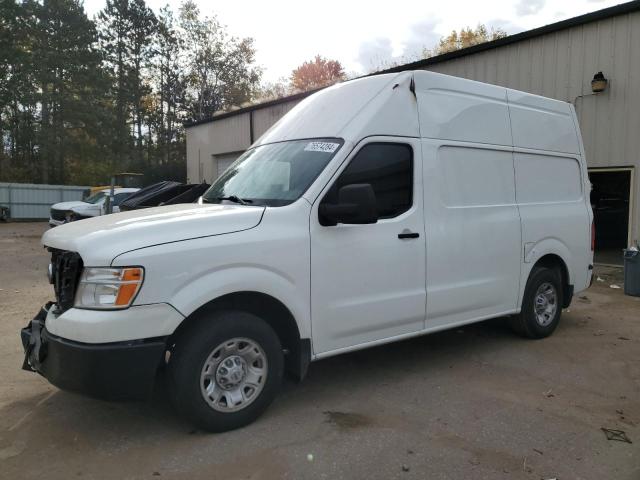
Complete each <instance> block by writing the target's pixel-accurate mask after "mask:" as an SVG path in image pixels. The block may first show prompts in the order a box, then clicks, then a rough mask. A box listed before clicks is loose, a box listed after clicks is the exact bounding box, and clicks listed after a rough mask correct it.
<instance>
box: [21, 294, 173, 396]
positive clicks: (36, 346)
mask: <svg viewBox="0 0 640 480" xmlns="http://www.w3.org/2000/svg"><path fill="white" fill-rule="evenodd" d="M51 306H52V302H49V303H48V304H47V305H45V307H43V308H42V309H41V310H40V312H39V313H38V314H37V315H36V317H35V318H34V319H33V320H31V322H29V325H27V326H26V327H25V328H23V329H22V330H21V332H20V336H21V339H22V345H23V347H24V352H25V358H24V363H23V365H22V368H23V369H24V370H29V371H34V372H37V373H39V374H40V375H42V376H43V377H45V378H46V379H47V380H48V381H49V382H51V383H52V384H53V385H55V386H56V387H58V388H60V389H63V390H69V391H73V392H78V393H83V394H86V395H89V396H92V397H97V398H103V399H107V400H128V399H142V398H145V397H146V396H148V395H149V394H150V393H151V390H152V389H153V383H154V380H155V376H156V372H157V369H158V366H160V364H161V363H162V360H163V358H164V353H165V350H166V339H165V338H150V339H142V340H131V341H124V342H112V343H101V344H91V343H82V342H76V341H73V340H67V339H64V338H61V337H58V336H55V335H53V334H51V333H50V332H49V331H47V328H46V326H45V320H46V317H47V313H48V310H49V308H51Z"/></svg>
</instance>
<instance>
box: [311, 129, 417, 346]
mask: <svg viewBox="0 0 640 480" xmlns="http://www.w3.org/2000/svg"><path fill="white" fill-rule="evenodd" d="M421 182H422V164H421V155H420V142H419V140H417V139H408V138H402V139H398V138H395V137H392V138H389V137H372V138H369V139H367V140H366V143H363V144H361V145H360V146H359V147H357V148H356V149H355V150H354V152H353V153H352V154H351V155H350V157H349V159H348V160H347V161H346V162H345V164H344V165H342V167H341V169H340V171H339V172H338V173H337V174H336V175H335V176H334V178H333V180H332V181H331V182H330V183H329V185H327V187H326V188H325V190H324V191H323V193H322V194H321V195H320V197H319V199H318V201H316V203H315V204H314V208H313V209H312V213H311V219H310V230H311V232H310V233H311V315H312V329H313V348H314V353H316V354H322V353H327V352H330V351H334V350H339V349H342V348H347V347H352V346H357V345H361V344H366V343H369V342H374V341H377V340H382V339H387V338H392V337H397V336H401V335H406V334H411V333H414V332H418V331H420V330H422V329H423V328H424V320H425V300H426V290H425V236H424V217H423V208H422V205H423V203H422V185H421ZM356 183H369V184H371V185H372V186H373V189H374V191H375V193H376V199H377V208H378V214H379V216H380V218H379V220H378V222H377V223H375V224H369V225H345V224H338V225H336V226H322V225H321V224H320V222H319V219H318V206H319V204H321V202H322V200H323V199H327V201H331V200H332V197H333V196H335V195H337V190H338V188H340V187H342V186H344V185H349V184H356Z"/></svg>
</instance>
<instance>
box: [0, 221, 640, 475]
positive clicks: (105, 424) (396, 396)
mask: <svg viewBox="0 0 640 480" xmlns="http://www.w3.org/2000/svg"><path fill="white" fill-rule="evenodd" d="M46 228H47V227H46V225H45V224H40V223H37V224H35V223H30V224H0V248H1V253H0V375H1V376H0V378H1V379H2V382H0V478H7V479H16V478H33V479H42V478H47V479H48V480H50V479H58V478H60V479H69V478H117V479H124V478H159V477H160V478H184V479H187V478H189V479H199V478H203V479H204V478H206V479H218V478H220V479H223V478H224V479H236V478H237V479H280V478H291V479H301V478H314V479H315V478H319V479H322V478H327V479H332V480H334V479H342V478H344V479H358V478H370V479H373V478H382V479H391V478H401V479H413V478H416V479H417V478H420V479H423V478H429V479H444V478H451V479H536V480H537V479H552V478H558V479H598V480H602V479H624V480H626V479H628V480H638V479H640V428H639V426H638V425H639V423H640V363H639V362H638V359H639V354H640V298H632V297H626V296H624V295H623V293H622V290H621V289H614V288H611V287H610V285H611V284H614V285H616V284H617V285H621V284H622V279H621V278H620V277H621V272H620V270H616V269H611V268H599V269H597V270H596V273H597V275H598V276H599V277H600V279H601V280H602V281H597V282H595V283H594V286H593V287H592V288H591V289H589V290H588V291H587V292H583V293H582V294H580V296H579V297H577V298H575V300H574V303H573V305H572V306H571V308H570V309H569V310H568V311H566V312H565V314H564V315H563V319H562V322H561V324H560V326H559V328H558V330H557V331H556V333H555V334H554V335H553V336H552V337H551V338H548V339H546V340H542V341H530V340H523V339H520V338H518V337H516V336H514V335H512V334H511V333H510V332H509V330H508V329H507V328H506V327H505V326H504V322H503V321H501V320H494V321H489V322H484V323H482V324H478V325H474V326H471V327H465V328H464V329H457V330H452V331H447V332H442V333H438V334H434V335H430V336H425V337H421V338H417V339H413V340H409V341H405V342H400V343H395V344H391V345H386V346H382V347H377V348H373V349H369V350H365V351H361V352H356V353H353V354H348V355H343V356H340V357H335V358H331V359H327V360H324V361H321V362H317V363H314V364H312V366H311V368H310V371H309V376H308V377H307V379H306V380H305V381H304V382H303V383H302V384H299V385H295V384H293V383H286V384H285V385H284V386H283V391H282V394H281V395H280V397H279V398H278V399H277V400H276V402H274V404H273V405H272V407H271V408H270V409H269V410H268V411H267V413H266V414H265V415H264V416H263V417H262V418H261V419H259V420H258V421H257V422H256V423H254V424H253V425H250V426H248V427H246V428H244V429H241V430H237V431H234V432H230V433H226V434H219V435H211V434H205V433H202V432H199V431H195V430H193V429H192V427H191V426H190V425H188V424H186V423H184V422H183V421H182V420H181V419H179V418H178V417H176V415H175V414H174V413H173V411H172V409H171V407H170V405H169V404H168V403H167V400H166V392H164V391H163V389H162V387H161V386H159V387H158V388H157V389H156V392H155V393H154V395H153V397H152V398H151V399H150V400H149V401H147V402H144V403H107V402H102V401H97V400H92V399H88V398H84V397H82V396H78V395H75V394H70V393H66V392H62V391H59V390H57V389H56V388H55V387H52V386H50V385H49V384H48V383H47V382H46V381H45V380H44V379H42V378H40V377H39V376H38V375H35V374H32V373H28V372H25V371H22V370H20V366H21V363H22V347H21V345H20V341H19V337H18V331H19V328H20V327H22V326H23V325H25V324H26V323H27V322H28V321H29V320H30V319H31V318H32V316H33V315H34V314H35V313H36V312H37V310H38V309H39V307H40V306H41V305H42V304H44V303H45V302H46V301H47V300H48V299H50V298H51V297H52V291H51V288H50V286H49V285H48V284H47V282H46V278H45V270H46V266H47V263H48V257H47V254H46V252H45V251H44V250H43V249H42V247H41V246H40V244H39V239H40V236H41V234H42V233H43V232H44V230H45V229H46ZM603 427H604V428H609V429H615V430H623V431H625V432H626V435H627V437H628V438H629V439H630V440H631V441H632V442H633V443H626V442H620V441H611V440H607V438H606V436H605V433H604V432H603V431H602V430H601V428H603Z"/></svg>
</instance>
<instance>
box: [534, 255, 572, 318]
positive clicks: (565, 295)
mask: <svg viewBox="0 0 640 480" xmlns="http://www.w3.org/2000/svg"><path fill="white" fill-rule="evenodd" d="M536 267H546V268H552V269H553V268H555V269H558V270H559V271H560V279H561V282H562V308H567V307H568V306H569V305H570V304H571V298H572V297H573V285H571V283H570V277H569V269H568V267H567V263H566V262H565V261H564V259H563V258H562V257H561V256H560V255H558V254H555V253H547V254H545V255H543V256H542V257H540V258H539V259H538V260H537V261H536V263H534V265H533V267H532V268H531V270H530V271H529V276H531V272H533V270H534V269H535V268H536Z"/></svg>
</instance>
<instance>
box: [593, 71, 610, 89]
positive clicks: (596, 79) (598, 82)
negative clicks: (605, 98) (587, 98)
mask: <svg viewBox="0 0 640 480" xmlns="http://www.w3.org/2000/svg"><path fill="white" fill-rule="evenodd" d="M608 83H609V81H608V80H607V79H606V78H605V76H604V75H603V74H602V72H598V73H596V74H595V75H594V76H593V80H591V91H592V92H593V93H600V92H604V90H605V88H607V84H608Z"/></svg>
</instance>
